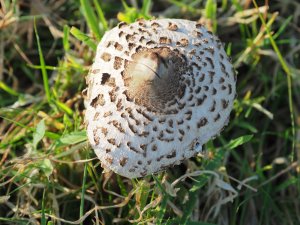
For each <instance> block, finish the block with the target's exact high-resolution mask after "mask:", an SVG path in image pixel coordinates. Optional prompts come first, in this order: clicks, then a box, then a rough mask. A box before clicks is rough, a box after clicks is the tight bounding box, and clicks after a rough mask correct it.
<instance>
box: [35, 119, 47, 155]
mask: <svg viewBox="0 0 300 225" xmlns="http://www.w3.org/2000/svg"><path fill="white" fill-rule="evenodd" d="M45 132H46V126H45V122H44V120H41V121H40V122H39V123H38V124H37V126H36V129H35V131H34V133H33V147H34V149H36V147H37V144H38V143H39V142H40V141H41V140H42V138H43V137H44V135H45Z"/></svg>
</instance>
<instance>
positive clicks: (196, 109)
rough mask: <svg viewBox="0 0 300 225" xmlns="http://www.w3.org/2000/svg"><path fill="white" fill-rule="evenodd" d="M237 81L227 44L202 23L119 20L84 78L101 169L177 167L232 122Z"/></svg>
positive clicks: (132, 173) (137, 173)
mask: <svg viewBox="0 0 300 225" xmlns="http://www.w3.org/2000/svg"><path fill="white" fill-rule="evenodd" d="M235 83H236V80H235V75H234V69H233V67H232V65H231V63H230V60H229V58H228V57H227V55H226V53H225V51H224V49H223V46H222V43H221V42H220V40H219V39H218V38H217V37H216V36H214V35H213V34H212V33H211V32H209V31H207V30H206V29H205V28H204V27H203V26H202V25H201V24H197V23H196V22H193V21H188V20H181V19H159V20H150V21H144V20H142V21H138V22H135V23H133V24H130V25H127V24H125V23H120V24H119V25H118V26H117V27H115V28H113V29H112V30H111V31H109V32H107V33H105V35H104V37H103V39H102V40H101V42H100V43H99V45H98V49H97V54H96V58H95V62H94V64H93V65H92V68H91V70H90V73H89V75H88V77H87V84H88V89H87V100H86V103H87V104H86V105H87V110H86V115H85V120H86V124H87V134H88V138H89V141H90V143H91V146H92V147H93V149H94V150H95V153H96V154H97V156H98V157H99V159H100V160H101V163H102V166H103V167H105V168H109V169H111V170H113V171H114V172H116V173H118V174H120V175H122V176H125V177H129V178H135V177H141V176H145V175H148V174H151V173H155V172H157V171H160V170H162V169H164V168H166V167H169V166H171V165H175V164H179V163H180V162H181V161H183V160H185V159H188V158H190V157H192V156H194V155H195V154H197V153H198V152H200V151H201V150H202V145H203V144H205V143H206V142H207V141H209V140H210V139H211V138H213V137H215V136H216V135H218V134H219V133H220V132H221V130H222V128H223V127H224V126H225V125H226V124H227V122H228V118H229V114H230V111H231V110H232V107H233V100H234V98H235V94H236V85H235Z"/></svg>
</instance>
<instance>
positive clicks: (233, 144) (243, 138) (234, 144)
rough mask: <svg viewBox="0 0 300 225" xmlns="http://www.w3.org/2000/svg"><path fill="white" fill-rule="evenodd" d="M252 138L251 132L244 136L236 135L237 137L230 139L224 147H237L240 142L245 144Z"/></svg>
mask: <svg viewBox="0 0 300 225" xmlns="http://www.w3.org/2000/svg"><path fill="white" fill-rule="evenodd" d="M252 138H253V135H252V134H251V135H245V136H241V137H238V138H236V139H234V140H231V141H230V142H229V143H228V144H227V146H226V148H227V149H230V150H231V149H234V148H236V147H238V146H240V145H242V144H245V143H246V142H248V141H250V140H251V139H252Z"/></svg>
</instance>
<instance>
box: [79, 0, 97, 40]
mask: <svg viewBox="0 0 300 225" xmlns="http://www.w3.org/2000/svg"><path fill="white" fill-rule="evenodd" d="M80 5H81V7H82V11H83V15H84V17H85V19H86V21H87V24H88V26H89V28H90V29H91V31H92V32H93V34H94V35H95V36H96V38H97V40H98V41H100V39H101V31H100V28H99V25H98V22H97V17H96V15H95V13H94V10H93V7H92V6H91V3H90V2H89V0H80Z"/></svg>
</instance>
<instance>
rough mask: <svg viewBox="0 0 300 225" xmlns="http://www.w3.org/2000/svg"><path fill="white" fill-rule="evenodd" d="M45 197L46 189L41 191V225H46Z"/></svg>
mask: <svg viewBox="0 0 300 225" xmlns="http://www.w3.org/2000/svg"><path fill="white" fill-rule="evenodd" d="M45 195H46V188H44V191H43V198H42V218H41V225H47V220H46V215H45Z"/></svg>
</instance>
